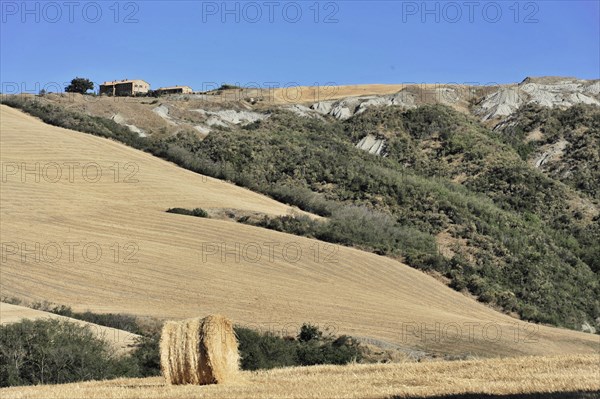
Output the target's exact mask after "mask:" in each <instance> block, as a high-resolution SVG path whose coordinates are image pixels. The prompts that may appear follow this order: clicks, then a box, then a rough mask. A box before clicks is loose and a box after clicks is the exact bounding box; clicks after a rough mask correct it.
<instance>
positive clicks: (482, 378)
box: [0, 355, 600, 399]
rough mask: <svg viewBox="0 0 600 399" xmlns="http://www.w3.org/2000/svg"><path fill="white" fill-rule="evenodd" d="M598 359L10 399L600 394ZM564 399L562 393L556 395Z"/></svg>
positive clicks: (321, 369) (454, 365)
mask: <svg viewBox="0 0 600 399" xmlns="http://www.w3.org/2000/svg"><path fill="white" fill-rule="evenodd" d="M599 363H600V358H599V357H598V356H597V355H588V356H554V357H522V358H507V359H492V360H472V361H458V362H429V363H406V364H373V365H348V366H316V367H303V368H288V369H276V370H271V371H259V372H253V373H251V372H243V373H242V379H241V380H239V381H238V382H237V383H236V384H231V385H210V386H201V387H199V386H192V385H187V386H170V385H166V384H165V382H164V380H163V379H162V378H149V379H128V380H125V379H122V380H114V381H105V382H86V383H79V384H68V385H56V386H39V387H28V388H9V389H3V390H0V396H1V397H2V398H3V399H9V398H43V399H51V398H73V397H78V398H90V399H93V398H119V399H133V398H153V399H159V398H170V399H183V398H219V399H222V398H255V399H258V398H302V399H307V398H361V399H364V398H392V397H394V398H408V397H415V396H416V397H426V396H433V395H443V394H446V395H447V394H459V393H479V394H482V393H489V394H492V393H493V394H523V393H534V392H537V393H540V392H568V391H598V390H600V378H598V377H599V374H598V373H599V372H600V371H599ZM557 397H559V396H557Z"/></svg>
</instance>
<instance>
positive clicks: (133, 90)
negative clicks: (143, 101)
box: [100, 79, 150, 96]
mask: <svg viewBox="0 0 600 399" xmlns="http://www.w3.org/2000/svg"><path fill="white" fill-rule="evenodd" d="M149 90H150V83H148V82H146V81H145V80H141V79H134V80H128V79H124V80H115V81H112V82H104V83H102V84H101V85H100V94H101V95H102V94H106V95H109V96H136V95H138V94H147V93H148V91H149Z"/></svg>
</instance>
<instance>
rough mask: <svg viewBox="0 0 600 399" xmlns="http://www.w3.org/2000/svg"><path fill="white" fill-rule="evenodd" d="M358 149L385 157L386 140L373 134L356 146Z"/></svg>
mask: <svg viewBox="0 0 600 399" xmlns="http://www.w3.org/2000/svg"><path fill="white" fill-rule="evenodd" d="M356 148H359V149H361V150H363V151H367V152H368V153H369V154H374V155H384V154H383V150H384V148H385V139H379V138H377V137H375V136H374V135H372V134H368V135H366V136H365V137H363V138H362V139H361V140H360V141H359V142H358V144H356Z"/></svg>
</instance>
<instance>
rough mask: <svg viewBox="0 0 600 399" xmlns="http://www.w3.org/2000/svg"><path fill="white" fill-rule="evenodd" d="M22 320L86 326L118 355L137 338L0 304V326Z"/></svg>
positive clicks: (48, 314)
mask: <svg viewBox="0 0 600 399" xmlns="http://www.w3.org/2000/svg"><path fill="white" fill-rule="evenodd" d="M24 319H27V320H37V319H56V320H62V321H68V322H71V323H75V324H79V325H81V326H86V327H88V328H90V330H91V331H92V332H94V334H95V335H96V336H97V337H98V338H100V339H103V340H105V341H107V342H109V343H110V344H111V345H112V346H113V347H114V348H115V349H116V350H117V352H118V353H126V352H129V351H130V350H131V349H132V348H133V346H134V345H135V343H136V338H138V337H139V336H138V335H136V334H133V333H130V332H128V331H123V330H118V329H116V328H111V327H105V326H101V325H98V324H94V323H88V322H86V321H82V320H77V319H73V318H70V317H64V316H59V315H56V314H54V313H49V312H43V311H41V310H35V309H31V308H27V307H24V306H17V305H11V304H8V303H4V302H0V324H10V323H17V322H19V321H21V320H24Z"/></svg>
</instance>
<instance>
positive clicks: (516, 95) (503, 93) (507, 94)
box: [475, 87, 525, 121]
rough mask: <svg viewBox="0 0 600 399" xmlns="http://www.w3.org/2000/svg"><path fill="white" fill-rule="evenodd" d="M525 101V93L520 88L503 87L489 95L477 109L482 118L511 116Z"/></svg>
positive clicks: (485, 119)
mask: <svg viewBox="0 0 600 399" xmlns="http://www.w3.org/2000/svg"><path fill="white" fill-rule="evenodd" d="M524 102H525V94H524V93H522V92H520V91H519V89H518V88H516V87H512V88H502V89H500V90H498V91H497V92H495V93H492V94H490V95H488V96H487V97H486V98H485V99H484V100H483V101H482V102H481V103H480V104H479V107H478V108H477V109H476V111H475V113H476V114H477V115H479V116H481V120H484V121H487V120H489V119H493V118H496V117H499V116H509V115H511V114H512V113H514V112H516V111H517V110H518V109H519V107H520V106H521V105H523V103H524Z"/></svg>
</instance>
